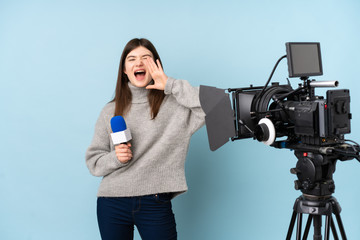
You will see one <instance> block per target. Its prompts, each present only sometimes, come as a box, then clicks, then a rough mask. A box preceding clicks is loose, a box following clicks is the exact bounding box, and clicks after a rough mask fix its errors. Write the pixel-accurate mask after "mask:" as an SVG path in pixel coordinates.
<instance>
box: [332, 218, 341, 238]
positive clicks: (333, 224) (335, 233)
mask: <svg viewBox="0 0 360 240" xmlns="http://www.w3.org/2000/svg"><path fill="white" fill-rule="evenodd" d="M331 231H332V234H333V235H334V240H339V236H338V235H337V232H336V228H335V223H334V219H333V218H332V216H331Z"/></svg>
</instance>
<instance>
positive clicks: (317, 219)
mask: <svg viewBox="0 0 360 240" xmlns="http://www.w3.org/2000/svg"><path fill="white" fill-rule="evenodd" d="M314 240H322V235H321V215H314Z"/></svg>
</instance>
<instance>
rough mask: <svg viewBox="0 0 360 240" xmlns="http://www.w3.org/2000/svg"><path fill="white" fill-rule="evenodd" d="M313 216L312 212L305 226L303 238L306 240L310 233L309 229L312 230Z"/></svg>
mask: <svg viewBox="0 0 360 240" xmlns="http://www.w3.org/2000/svg"><path fill="white" fill-rule="evenodd" d="M312 218H313V215H311V214H310V215H309V217H308V220H307V222H306V227H305V231H304V236H303V240H306V239H307V237H308V235H309V230H310V226H311V221H312Z"/></svg>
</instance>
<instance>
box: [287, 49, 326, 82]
mask: <svg viewBox="0 0 360 240" xmlns="http://www.w3.org/2000/svg"><path fill="white" fill-rule="evenodd" d="M286 54H287V62H288V67H289V77H309V76H320V75H323V69H322V63H321V52H320V43H318V42H288V43H286Z"/></svg>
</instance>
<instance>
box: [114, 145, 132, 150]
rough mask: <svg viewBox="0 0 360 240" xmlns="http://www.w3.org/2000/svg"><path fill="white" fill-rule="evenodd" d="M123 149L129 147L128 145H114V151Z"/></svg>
mask: <svg viewBox="0 0 360 240" xmlns="http://www.w3.org/2000/svg"><path fill="white" fill-rule="evenodd" d="M124 149H125V150H126V149H129V147H128V146H127V145H124V146H116V147H115V151H116V150H124Z"/></svg>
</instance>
